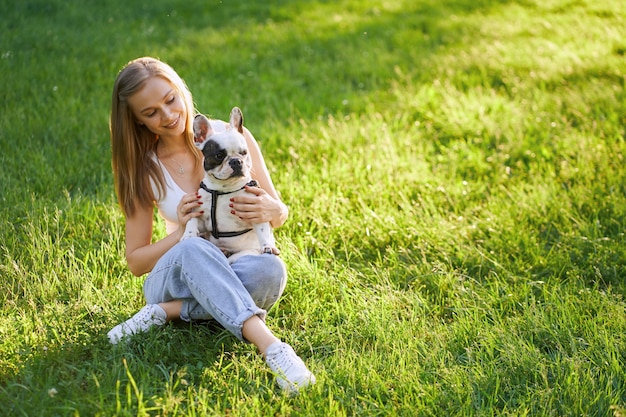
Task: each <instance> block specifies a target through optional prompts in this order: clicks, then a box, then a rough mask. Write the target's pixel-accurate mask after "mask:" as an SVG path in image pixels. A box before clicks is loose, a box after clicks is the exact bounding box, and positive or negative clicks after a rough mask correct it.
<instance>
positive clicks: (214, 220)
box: [200, 180, 259, 239]
mask: <svg viewBox="0 0 626 417" xmlns="http://www.w3.org/2000/svg"><path fill="white" fill-rule="evenodd" d="M258 186H259V183H258V182H257V181H256V180H251V181H250V182H249V183H247V184H246V185H244V186H243V187H241V188H239V189H237V190H234V191H218V190H212V189H210V188H209V187H207V186H206V184H205V183H204V181H202V182H200V188H202V189H203V190H204V191H206V192H207V193H209V194H211V234H212V235H213V237H214V238H216V239H219V238H221V237H235V236H241V235H243V234H246V233H248V232H249V231H251V230H252V229H245V230H240V231H236V232H220V231H219V229H218V228H217V216H216V213H217V197H219V196H221V195H227V194H232V193H236V192H237V191H241V190H243V189H244V188H246V187H258Z"/></svg>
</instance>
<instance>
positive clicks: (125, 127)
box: [109, 57, 202, 217]
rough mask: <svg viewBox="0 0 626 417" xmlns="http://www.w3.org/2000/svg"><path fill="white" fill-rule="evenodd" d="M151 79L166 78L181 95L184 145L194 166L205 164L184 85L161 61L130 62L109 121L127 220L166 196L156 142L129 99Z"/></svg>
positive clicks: (115, 90) (119, 83) (117, 187)
mask: <svg viewBox="0 0 626 417" xmlns="http://www.w3.org/2000/svg"><path fill="white" fill-rule="evenodd" d="M151 77H161V78H163V79H164V80H166V81H168V82H169V83H170V84H171V85H172V87H173V88H174V89H175V90H176V91H177V92H178V93H179V94H180V96H181V98H182V100H183V103H184V105H185V107H186V110H187V120H186V121H185V132H184V135H185V139H186V140H185V145H186V146H187V148H188V149H189V151H190V152H191V154H192V155H194V158H195V166H196V167H197V166H198V164H200V163H201V162H202V154H201V153H200V152H199V151H198V149H197V148H196V146H194V140H193V117H194V104H193V99H192V97H191V92H190V91H189V88H187V85H186V84H185V82H184V81H183V80H182V79H181V78H180V76H179V75H178V74H177V73H176V71H174V69H172V67H170V66H169V65H167V64H166V63H164V62H162V61H159V60H158V59H155V58H150V57H143V58H138V59H135V60H133V61H130V62H129V63H128V64H127V65H126V66H125V67H124V68H123V69H122V70H121V71H120V72H119V74H118V76H117V79H116V80H115V85H114V86H113V97H112V100H111V117H110V119H109V128H110V131H111V154H112V167H113V177H114V179H115V191H116V193H117V199H118V201H119V204H120V207H121V208H122V210H123V212H124V215H125V216H126V217H129V216H132V215H133V214H134V212H135V209H137V208H138V207H146V206H149V205H150V206H151V205H152V204H154V201H155V200H157V199H159V198H160V197H161V196H163V195H164V193H165V187H166V186H165V178H164V176H163V171H162V169H161V168H160V167H159V166H158V164H157V162H156V160H155V158H154V155H155V154H156V146H157V138H156V136H155V134H154V133H152V132H151V131H150V130H149V129H148V128H147V127H146V126H144V125H141V124H139V123H138V122H137V120H136V118H135V116H134V114H133V112H132V109H131V108H130V106H129V104H128V98H129V97H130V96H132V95H133V94H135V93H136V92H138V91H139V90H141V89H142V88H143V86H144V85H145V82H146V80H147V79H149V78H151ZM151 182H154V184H155V185H156V189H157V192H158V195H154V192H153V188H152V185H151Z"/></svg>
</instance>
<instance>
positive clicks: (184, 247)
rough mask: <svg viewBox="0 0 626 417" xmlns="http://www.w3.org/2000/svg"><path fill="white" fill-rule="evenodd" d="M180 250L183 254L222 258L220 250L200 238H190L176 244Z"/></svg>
mask: <svg viewBox="0 0 626 417" xmlns="http://www.w3.org/2000/svg"><path fill="white" fill-rule="evenodd" d="M177 245H180V250H181V252H183V253H184V254H199V253H210V254H212V255H213V256H223V255H224V254H223V253H222V251H221V250H219V249H218V248H217V246H215V245H214V244H212V243H211V242H209V241H208V240H206V239H203V238H201V237H192V238H189V239H185V240H182V241H180V242H178V244H177Z"/></svg>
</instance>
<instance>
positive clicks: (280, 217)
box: [270, 200, 289, 229]
mask: <svg viewBox="0 0 626 417" xmlns="http://www.w3.org/2000/svg"><path fill="white" fill-rule="evenodd" d="M276 201H277V203H278V209H277V211H276V214H275V215H274V216H273V217H272V220H270V224H271V225H272V227H273V228H274V229H277V228H279V227H280V226H282V225H283V224H285V222H286V221H287V217H289V207H287V205H286V204H285V203H283V202H282V201H280V200H276Z"/></svg>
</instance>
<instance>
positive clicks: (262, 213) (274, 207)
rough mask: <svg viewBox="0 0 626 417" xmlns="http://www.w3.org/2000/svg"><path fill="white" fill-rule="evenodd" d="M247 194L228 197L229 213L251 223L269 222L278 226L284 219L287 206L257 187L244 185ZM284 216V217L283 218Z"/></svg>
mask: <svg viewBox="0 0 626 417" xmlns="http://www.w3.org/2000/svg"><path fill="white" fill-rule="evenodd" d="M245 190H246V191H247V194H245V195H240V196H237V197H233V198H231V199H230V209H231V214H234V215H235V216H237V217H239V218H240V219H242V220H244V221H247V222H249V223H252V224H257V223H265V222H271V223H272V226H274V227H278V226H280V225H282V223H283V222H284V218H285V219H286V217H287V216H286V214H287V207H286V206H285V205H284V204H283V203H282V202H281V201H280V200H277V199H275V198H274V197H272V196H271V195H269V194H268V193H267V192H266V191H265V190H263V189H262V188H259V187H248V186H246V187H245ZM283 217H284V218H283Z"/></svg>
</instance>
